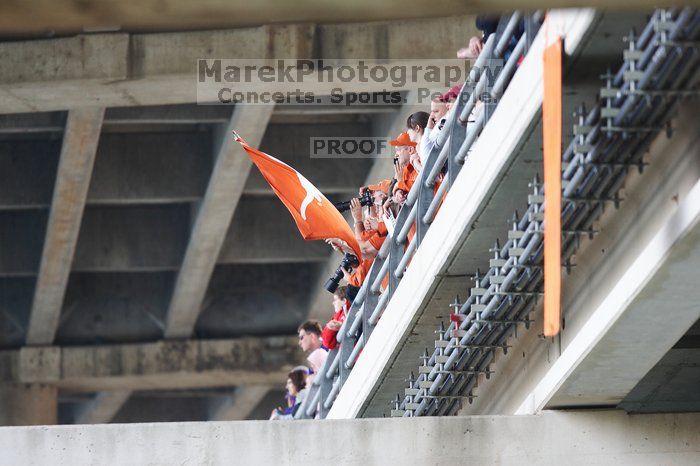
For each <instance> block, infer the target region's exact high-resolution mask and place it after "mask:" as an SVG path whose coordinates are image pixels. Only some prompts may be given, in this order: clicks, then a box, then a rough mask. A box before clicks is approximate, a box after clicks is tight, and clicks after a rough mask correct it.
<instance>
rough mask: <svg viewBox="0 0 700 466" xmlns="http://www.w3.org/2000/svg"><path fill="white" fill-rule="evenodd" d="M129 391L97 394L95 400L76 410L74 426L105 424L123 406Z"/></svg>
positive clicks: (129, 394) (129, 393)
mask: <svg viewBox="0 0 700 466" xmlns="http://www.w3.org/2000/svg"><path fill="white" fill-rule="evenodd" d="M130 396H131V390H114V391H110V392H99V393H97V394H96V395H95V398H94V399H92V400H90V401H89V402H87V403H85V404H84V405H83V406H80V407H79V408H78V411H77V413H76V416H75V422H74V423H75V424H107V423H108V422H109V421H111V420H112V418H114V416H115V414H117V412H118V411H119V410H120V409H121V407H122V406H124V403H126V401H127V400H128V399H129V397H130Z"/></svg>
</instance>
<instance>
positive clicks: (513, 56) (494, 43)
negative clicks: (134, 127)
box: [295, 12, 543, 419]
mask: <svg viewBox="0 0 700 466" xmlns="http://www.w3.org/2000/svg"><path fill="white" fill-rule="evenodd" d="M542 20H543V14H542V12H536V13H535V14H533V15H528V16H523V15H522V14H521V13H520V12H515V13H513V14H511V15H509V16H506V17H503V18H502V19H501V21H500V23H499V27H498V31H497V33H495V34H491V35H490V36H489V38H488V40H487V41H486V43H485V44H484V47H483V50H482V51H481V53H480V54H479V57H478V59H477V60H476V62H475V63H474V66H473V67H472V71H471V72H470V75H469V79H468V80H467V81H466V82H465V83H464V85H463V86H462V89H461V92H460V96H459V98H458V99H457V101H456V102H455V104H454V106H453V107H452V109H451V110H450V112H449V113H448V117H447V120H446V122H445V125H444V127H443V129H442V130H441V131H440V133H439V134H438V137H437V139H436V142H437V144H436V146H435V148H434V149H433V150H432V151H431V153H430V154H429V155H428V156H427V157H426V159H425V163H424V165H423V169H422V170H421V172H420V175H419V177H418V178H417V180H416V182H415V183H414V185H413V186H412V187H411V190H410V192H409V194H408V196H407V200H406V203H405V204H404V206H403V207H402V208H401V211H400V212H399V215H398V218H397V220H396V226H395V229H394V232H395V236H393V237H391V236H390V237H388V238H387V239H386V240H385V241H384V244H383V245H382V247H381V249H380V251H379V252H378V254H377V257H376V258H375V260H374V263H373V264H372V267H371V268H370V271H369V273H368V276H367V278H366V279H365V281H364V283H363V285H362V287H361V288H360V290H359V292H358V294H357V296H356V297H355V300H354V301H353V303H352V307H351V308H350V311H349V312H348V316H347V318H346V320H345V322H344V323H343V325H342V327H341V328H340V330H339V332H338V336H337V339H338V342H339V345H338V347H337V348H335V349H333V350H332V351H330V352H329V354H328V358H327V359H326V362H325V363H324V365H323V367H322V369H321V370H320V371H319V374H318V375H317V376H316V378H315V379H314V382H313V384H312V385H311V387H310V388H309V395H308V396H307V397H306V399H305V401H304V403H302V406H301V407H300V409H299V410H298V411H297V414H296V416H295V418H296V419H308V418H311V417H314V416H317V417H320V418H325V417H326V415H327V414H328V411H329V410H330V408H331V407H332V406H333V402H334V400H335V397H336V396H337V394H338V392H339V391H340V389H341V388H342V386H343V384H344V383H345V381H346V380H347V378H348V376H349V374H350V372H351V371H352V368H353V367H354V365H355V362H356V360H357V357H358V355H359V354H360V352H361V350H362V348H364V346H365V344H366V342H367V340H368V339H369V337H370V335H371V333H372V330H373V329H374V327H375V325H376V324H377V321H378V320H379V318H380V317H381V314H382V312H383V311H384V309H385V308H386V305H387V303H388V302H389V300H390V299H391V297H392V296H393V294H394V292H395V291H396V288H397V286H398V284H399V281H400V280H401V278H402V277H403V274H404V271H405V269H406V267H408V264H409V262H410V260H411V257H413V254H414V253H415V251H416V250H417V249H418V247H419V246H420V243H421V241H422V240H423V238H424V237H425V234H426V232H427V231H428V229H429V228H430V224H431V223H432V221H433V219H434V217H435V214H436V212H437V210H438V208H439V205H440V203H441V202H442V199H443V197H444V195H445V194H446V193H447V191H448V190H449V189H450V186H451V185H452V184H453V183H454V180H455V179H456V178H457V175H458V174H459V171H460V170H461V168H462V165H463V164H464V162H465V160H466V158H467V157H468V154H469V151H470V149H471V147H472V145H473V144H474V142H475V141H476V140H477V139H478V137H479V134H480V133H481V131H482V130H483V128H484V127H485V126H486V124H487V123H488V120H489V118H490V117H491V115H492V114H493V111H494V110H495V108H496V106H497V105H498V100H497V99H498V98H499V97H500V96H501V95H502V94H503V92H504V91H505V89H506V87H507V85H508V83H509V82H510V80H511V78H512V76H513V74H514V73H515V71H516V68H517V62H518V59H519V58H520V56H521V55H524V54H526V53H527V51H528V49H529V46H530V44H531V43H532V41H533V39H534V37H535V35H536V34H537V31H538V30H539V27H540V25H541V23H542ZM521 21H522V22H523V23H524V26H525V27H524V29H525V32H524V33H523V34H522V35H521V36H520V37H519V38H518V40H517V44H516V45H515V47H514V49H513V50H511V51H510V52H511V53H510V56H509V58H508V59H507V60H505V63H503V56H504V54H505V53H506V51H508V46H509V42H511V38H512V37H513V32H514V31H515V29H516V28H517V27H518V25H519V23H520V22H521ZM494 62H495V64H494ZM499 65H500V66H499ZM478 97H480V99H479V98H478ZM485 97H487V98H485ZM479 105H480V107H479ZM472 117H474V118H475V119H474V120H473V121H470V118H472ZM439 178H442V180H441V182H440V186H439V187H438V189H435V188H434V187H435V184H436V183H437V182H438V179H439ZM413 225H415V229H416V230H415V236H414V238H413V239H412V241H410V242H409V241H408V236H409V232H410V230H411V228H412V227H413ZM387 276H388V279H387ZM385 280H386V283H387V287H386V289H384V290H383V291H382V290H381V288H382V283H383V282H384V281H385Z"/></svg>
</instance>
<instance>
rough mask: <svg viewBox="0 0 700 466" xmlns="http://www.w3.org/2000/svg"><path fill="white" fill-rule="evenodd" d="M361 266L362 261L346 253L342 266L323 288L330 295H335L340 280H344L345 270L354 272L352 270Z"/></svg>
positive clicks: (341, 262)
mask: <svg viewBox="0 0 700 466" xmlns="http://www.w3.org/2000/svg"><path fill="white" fill-rule="evenodd" d="M359 265H360V260H359V259H358V258H357V256H356V255H355V254H350V253H345V257H343V260H342V261H340V266H339V267H338V268H337V269H336V270H335V273H334V274H333V276H332V277H331V278H329V279H328V280H326V283H324V285H323V287H324V288H325V289H326V290H327V291H329V292H330V293H335V290H337V289H338V285H340V280H341V279H342V278H343V269H345V270H347V271H348V272H352V269H354V268H355V267H357V266H359Z"/></svg>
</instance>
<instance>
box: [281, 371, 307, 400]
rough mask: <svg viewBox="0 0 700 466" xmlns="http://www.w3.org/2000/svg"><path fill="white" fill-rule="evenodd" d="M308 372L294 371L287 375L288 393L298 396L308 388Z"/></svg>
mask: <svg viewBox="0 0 700 466" xmlns="http://www.w3.org/2000/svg"><path fill="white" fill-rule="evenodd" d="M307 375H308V372H307V371H305V370H303V369H294V370H292V371H290V372H289V374H287V385H286V388H287V392H288V393H289V394H290V395H295V396H296V395H297V394H298V393H299V392H300V391H302V390H303V389H304V388H305V387H306V376H307Z"/></svg>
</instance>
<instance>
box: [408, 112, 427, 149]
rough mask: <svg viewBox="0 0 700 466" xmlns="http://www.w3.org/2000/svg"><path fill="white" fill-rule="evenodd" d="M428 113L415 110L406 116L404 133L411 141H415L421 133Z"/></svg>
mask: <svg viewBox="0 0 700 466" xmlns="http://www.w3.org/2000/svg"><path fill="white" fill-rule="evenodd" d="M428 118H430V114H429V113H427V112H416V113H412V114H410V115H409V116H408V119H407V120H406V128H407V129H406V133H407V134H408V137H409V139H410V140H411V142H415V143H417V142H418V141H419V139H420V137H421V136H422V135H423V130H424V129H425V127H426V126H427V125H428Z"/></svg>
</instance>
